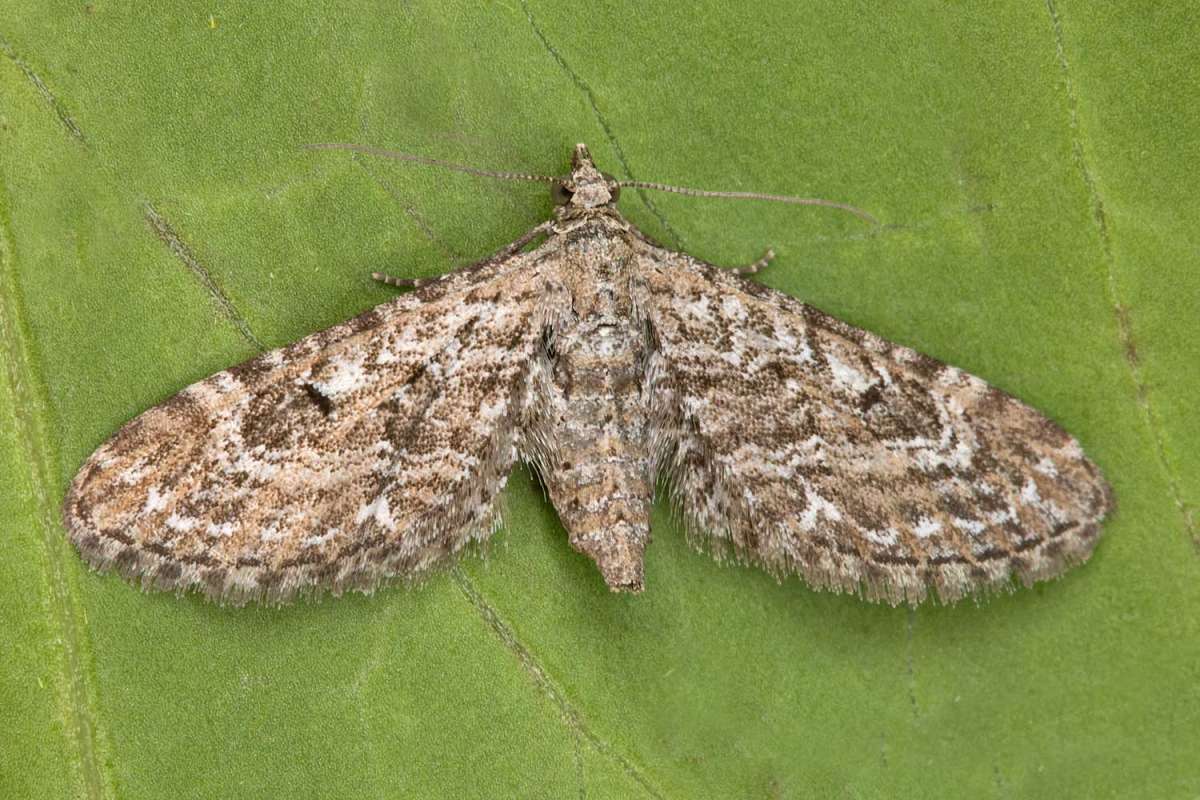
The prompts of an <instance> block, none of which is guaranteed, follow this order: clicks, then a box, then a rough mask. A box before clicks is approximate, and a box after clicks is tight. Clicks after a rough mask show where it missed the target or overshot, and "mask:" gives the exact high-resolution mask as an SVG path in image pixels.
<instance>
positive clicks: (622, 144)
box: [0, 0, 1200, 798]
mask: <svg viewBox="0 0 1200 800" xmlns="http://www.w3.org/2000/svg"><path fill="white" fill-rule="evenodd" d="M736 5H737V4H730V3H725V2H721V1H720V0H708V2H699V3H695V2H693V3H686V4H684V3H678V4H671V5H667V4H662V5H661V6H654V7H652V6H651V5H650V4H646V3H633V2H629V3H617V2H612V3H586V4H584V3H570V4H568V3H564V2H550V1H549V0H533V2H529V3H528V5H526V3H524V2H522V1H521V0H504V1H503V2H500V1H499V0H498V1H497V2H492V3H478V4H476V3H467V2H460V3H453V4H450V3H444V2H434V1H433V0H417V1H416V2H407V3H368V2H356V3H339V4H330V6H329V7H327V8H317V7H312V6H308V5H305V4H300V3H290V4H289V3H253V4H251V3H246V4H236V3H232V2H221V3H215V4H177V5H175V6H170V5H164V6H162V7H161V8H159V9H158V10H154V11H147V10H146V7H145V5H144V4H127V3H117V2H106V0H95V2H92V3H88V4H86V5H85V4H83V3H77V2H75V3H65V2H54V3H46V2H42V1H41V0H39V1H38V2H31V1H30V0H16V1H15V2H8V3H6V4H5V10H4V13H3V14H2V15H0V357H2V359H3V367H4V368H3V370H0V502H2V510H0V537H2V538H0V542H2V545H3V551H2V553H0V623H2V625H3V632H2V633H0V637H2V638H0V726H2V727H0V796H3V797H6V798H7V797H13V798H19V797H88V798H107V797H114V798H146V797H171V796H189V797H239V796H240V797H251V796H253V797H270V796H279V797H285V796H286V797H321V796H354V797H399V796H416V797H420V796H429V797H433V796H454V797H500V796H513V795H518V796H523V797H584V796H586V797H593V798H604V797H629V796H632V797H638V796H647V797H658V798H684V797H689V798H690V797H764V798H773V797H839V798H841V797H846V798H875V797H879V798H884V797H950V796H961V797H997V798H1002V797H1014V798H1031V797H1089V798H1091V797H1156V798H1175V797H1197V796H1200V755H1198V753H1200V711H1198V709H1200V614H1198V611H1200V580H1198V579H1200V555H1198V552H1200V551H1198V549H1197V541H1198V540H1200V532H1198V530H1197V528H1198V525H1200V520H1197V514H1196V508H1197V505H1198V504H1200V448H1198V447H1196V446H1195V445H1196V443H1197V442H1198V441H1200V422H1198V419H1200V417H1198V415H1197V414H1196V413H1195V404H1196V397H1197V390H1198V389H1200V378H1198V377H1197V371H1198V369H1197V356H1198V353H1200V301H1198V298H1200V270H1198V262H1200V238H1198V236H1200V235H1198V233H1197V230H1198V226H1197V220H1198V218H1200V215H1198V214H1197V211H1198V209H1200V201H1198V200H1197V192H1196V174H1197V167H1196V165H1197V164H1198V163H1200V146H1198V145H1200V134H1198V133H1197V132H1198V131H1200V119H1198V117H1200V112H1198V111H1197V108H1198V107H1200V106H1198V104H1197V103H1196V102H1195V87H1196V86H1197V85H1198V84H1200V59H1198V57H1197V55H1196V54H1197V51H1198V44H1200V43H1198V41H1197V39H1198V37H1197V30H1198V26H1197V18H1196V17H1195V16H1193V15H1190V14H1188V13H1187V12H1185V11H1182V10H1173V9H1182V8H1184V7H1185V5H1186V4H1171V3H1149V2H1146V3H1123V4H1120V8H1119V9H1118V8H1116V7H1115V6H1116V4H1112V7H1109V4H1105V5H1098V4H1090V3H1082V2H1078V0H1049V2H1047V3H1044V4H1043V3H1039V2H1025V3H941V4H937V3H918V4H905V7H904V8H903V10H901V9H899V8H897V7H893V6H888V7H885V6H884V5H883V4H878V3H868V2H861V3H849V2H846V3H837V4H828V3H815V2H814V3H796V2H793V1H792V0H787V1H786V2H778V3H757V4H754V5H756V8H755V9H754V10H734V7H735V6H736ZM655 9H657V10H655ZM319 141H349V142H359V143H366V144H372V145H378V146H384V147H393V148H396V149H402V150H405V151H408V152H412V153H420V154H423V155H429V156H435V157H441V158H448V159H454V160H458V161H461V162H465V163H469V164H474V165H477V166H482V167H492V168H500V169H516V170H528V171H533V172H542V173H551V174H559V173H562V172H563V171H564V170H565V169H566V166H567V158H568V155H569V149H570V147H571V145H573V144H574V143H575V142H576V141H585V142H587V143H588V144H589V145H590V146H591V148H592V152H593V154H594V156H595V157H596V160H597V162H598V163H599V164H600V165H601V168H602V169H605V170H607V171H609V172H611V173H613V174H615V175H617V176H619V177H624V178H636V179H642V180H659V181H667V182H674V183H678V184H683V185H688V186H697V187H703V188H708V189H740V190H757V191H764V192H779V193H791V194H804V195H817V196H821V197H828V198H832V199H836V200H842V201H846V202H851V203H854V204H856V205H858V206H860V207H863V208H866V209H868V210H870V211H871V212H873V213H874V214H875V215H877V216H878V217H879V218H880V219H881V220H882V221H883V223H884V224H883V226H882V227H880V228H878V229H871V228H870V227H869V226H866V225H864V224H863V223H862V222H861V221H860V220H858V219H856V218H854V217H852V216H850V215H847V214H844V213H839V212H836V211H832V210H828V209H803V208H795V207H788V206H771V205H764V204H753V203H740V202H735V201H718V200H701V199H691V198H681V197H675V196H667V195H661V194H655V195H649V194H647V195H646V196H645V197H639V196H638V195H637V193H634V192H629V193H628V196H627V197H626V198H624V199H623V201H622V206H623V209H624V211H625V213H626V214H627V216H629V217H630V218H631V219H632V220H633V221H634V222H635V223H636V224H637V225H639V226H640V227H642V228H643V229H644V230H646V231H647V232H648V233H650V234H651V235H652V236H655V237H657V238H659V239H660V240H662V241H663V242H665V243H666V244H668V245H670V246H672V247H677V248H680V249H686V250H687V251H689V252H691V253H693V254H694V255H697V256H699V257H701V258H705V259H707V260H710V261H715V262H717V263H722V264H737V263H744V262H748V261H752V260H753V259H755V258H757V257H758V256H759V255H760V254H761V253H762V251H763V250H764V249H765V248H766V247H767V246H773V247H774V248H775V250H776V251H777V252H778V254H779V258H778V259H777V260H776V262H775V263H774V264H773V265H772V266H771V268H770V269H769V270H768V271H767V272H765V273H764V274H763V275H762V276H761V278H762V280H763V281H764V282H766V283H768V284H770V285H772V286H775V287H777V288H780V289H782V290H784V291H787V292H789V293H791V294H793V295H795V296H798V297H801V298H803V299H805V300H807V301H810V302H812V303H813V304H815V305H817V306H818V307H821V308H823V309H825V310H826V311H828V312H830V313H833V314H836V315H838V316H840V317H843V318H844V319H846V320H848V321H850V322H853V323H854V324H857V325H860V326H862V327H865V328H868V329H870V330H873V331H876V332H878V333H880V334H882V335H884V336H887V337H889V338H892V339H895V340H897V341H900V342H903V343H905V344H909V345H912V346H914V347H916V348H918V349H921V350H923V351H925V352H928V353H930V354H932V355H934V356H937V357H939V358H941V359H943V360H946V361H949V362H951V363H954V364H957V365H960V366H962V367H964V368H966V369H968V370H970V371H972V372H975V373H976V374H978V375H980V376H982V377H984V378H986V379H987V380H989V381H991V382H993V383H995V384H997V385H999V386H1001V387H1002V388H1004V389H1006V390H1008V391H1010V392H1012V393H1014V394H1016V395H1017V396H1019V397H1021V398H1022V399H1024V400H1026V401H1027V402H1029V403H1031V404H1032V405H1034V406H1035V407H1037V408H1039V409H1041V410H1043V411H1044V412H1046V413H1047V414H1049V415H1050V416H1051V417H1053V418H1054V419H1055V420H1057V421H1058V422H1060V423H1061V424H1062V425H1063V426H1065V427H1066V428H1067V429H1068V430H1070V431H1071V432H1073V433H1074V434H1076V435H1077V436H1078V437H1079V439H1080V440H1081V441H1082V442H1083V444H1084V447H1085V448H1086V450H1087V452H1088V453H1089V454H1090V455H1091V456H1092V457H1093V458H1094V459H1095V460H1096V462H1097V463H1099V464H1100V465H1101V467H1102V468H1103V469H1104V471H1105V473H1106V474H1107V475H1108V477H1109V479H1110V480H1111V482H1112V484H1113V486H1114V489H1115V491H1116V496H1117V499H1118V504H1119V508H1118V511H1117V513H1116V514H1115V516H1114V517H1113V518H1112V520H1111V522H1110V524H1109V525H1108V526H1107V528H1106V534H1105V538H1104V539H1103V540H1102V542H1101V544H1100V546H1099V549H1098V550H1097V552H1096V555H1095V557H1094V558H1093V559H1092V561H1091V562H1090V563H1089V564H1088V565H1087V566H1085V567H1083V568H1080V569H1078V570H1076V571H1074V572H1072V573H1070V574H1069V575H1068V576H1067V577H1066V578H1064V579H1063V580H1060V581H1056V582H1054V583H1052V584H1049V585H1042V586H1039V587H1037V588H1035V589H1033V590H1027V591H1020V592H1017V593H1014V594H1012V595H1010V596H1004V597H999V598H995V599H992V600H989V601H986V602H984V603H981V604H978V605H974V604H971V603H965V604H962V605H960V606H957V607H953V608H945V607H936V606H930V607H922V608H920V609H918V610H915V611H910V610H908V609H904V608H901V609H891V608H887V607H879V606H871V605H868V604H865V603H863V602H861V601H859V600H857V599H855V598H853V597H846V596H834V595H830V594H821V593H815V592H813V591H811V590H809V589H808V588H806V587H805V586H804V585H802V584H801V583H800V582H799V581H796V580H791V581H786V582H784V583H782V584H778V583H776V582H775V581H774V580H773V579H771V578H770V577H767V576H765V575H763V574H760V573H758V572H756V571H753V570H750V569H745V568H739V567H734V566H721V565H718V564H716V563H714V562H712V561H711V560H709V559H708V558H707V557H705V556H701V555H698V554H695V553H693V552H691V551H690V550H689V549H688V547H687V546H686V544H685V543H684V542H683V541H682V536H681V533H680V531H679V529H678V528H677V527H676V526H675V525H674V524H673V523H672V521H671V519H670V515H669V512H668V510H667V509H666V508H665V507H663V506H662V505H661V504H660V505H659V506H658V507H657V508H656V511H655V517H654V531H655V540H654V543H653V545H652V546H651V549H650V551H649V557H648V565H647V591H646V592H645V594H644V595H642V596H639V597H622V596H614V595H610V594H609V593H608V592H607V591H606V590H605V589H604V587H603V584H602V582H601V580H600V578H599V575H598V574H597V572H596V571H595V569H594V567H593V566H592V565H591V564H590V563H589V562H588V561H587V560H586V559H585V558H584V557H582V556H579V555H577V554H575V553H574V552H573V551H571V550H570V548H569V547H568V546H567V544H566V539H565V534H564V533H563V531H562V529H561V527H560V526H559V523H558V522H557V520H556V518H555V516H554V513H553V510H552V509H551V508H550V507H549V505H548V504H547V503H546V502H545V501H544V500H543V498H542V495H541V491H540V489H539V488H538V487H537V485H536V483H535V482H534V481H533V480H531V478H530V476H529V474H528V472H527V471H526V470H524V469H519V470H517V471H515V472H514V475H513V479H512V480H511V481H510V485H509V488H508V489H507V491H506V501H507V505H508V526H507V529H506V530H505V531H504V532H502V533H501V534H499V535H498V537H497V538H496V540H495V544H494V545H493V546H492V547H491V548H490V550H489V552H488V553H487V555H486V557H483V558H480V557H478V556H471V557H468V558H466V559H465V560H463V561H462V562H461V565H460V566H459V567H458V568H456V569H454V570H452V571H449V572H444V573H441V574H438V575H435V576H434V577H432V578H430V579H429V580H427V581H425V582H424V583H423V584H421V585H420V586H418V587H416V588H413V589H405V588H403V587H393V588H388V589H386V590H383V591H381V592H379V593H377V594H376V595H375V596H373V597H362V596H353V597H347V598H342V599H339V600H333V599H328V598H327V599H325V600H323V601H320V602H310V603H305V604H300V605H296V606H291V607H287V608H283V609H263V608H247V609H241V610H233V609H225V608H221V607H218V606H214V605H211V604H207V603H204V602H202V601H200V600H199V599H196V598H194V597H186V598H182V599H180V598H176V597H173V596H170V595H161V594H143V593H141V592H138V591H136V590H135V589H133V588H131V587H130V586H129V585H127V584H125V583H123V582H122V581H120V580H119V579H117V578H115V577H113V576H110V575H97V574H94V573H90V572H88V571H87V570H86V568H85V567H84V565H83V563H82V562H81V560H80V559H79V558H78V556H77V555H76V554H75V552H74V551H73V549H72V548H71V547H70V545H69V544H68V543H66V541H65V538H64V535H63V531H62V528H61V526H60V523H59V518H58V511H57V509H58V504H59V502H60V500H61V498H62V495H63V492H64V489H65V487H66V485H67V483H68V481H69V480H70V477H71V476H72V474H73V473H74V471H75V470H76V469H77V468H78V466H79V465H80V464H81V463H82V461H83V460H84V458H86V457H87V455H88V454H89V453H90V452H91V451H92V450H93V449H94V448H95V447H96V446H97V445H98V444H100V442H101V441H103V440H104V439H105V438H106V437H107V436H108V435H109V434H111V433H112V432H113V431H114V430H115V429H116V428H117V427H118V426H119V425H120V424H121V423H123V422H124V421H125V420H127V419H129V418H131V417H132V416H134V415H136V414H137V413H139V412H140V411H142V410H144V409H146V408H148V407H150V406H151V405H153V404H155V403H157V402H159V401H161V400H163V399H165V398H166V397H168V396H170V395H171V394H173V393H174V392H175V391H177V390H179V389H180V388H182V387H183V386H185V385H186V384H188V383H190V382H192V381H194V380H197V379H199V378H202V377H204V376H206V375H208V374H210V373H212V372H215V371H217V370H220V369H223V368H225V367H227V366H230V365H232V364H234V363H237V362H239V361H241V360H242V359H244V358H246V357H248V356H250V355H251V354H253V353H254V352H256V350H257V348H258V346H259V343H261V344H262V345H264V346H267V347H274V346H278V345H282V344H284V343H287V342H289V341H292V340H294V339H296V338H298V337H300V336H302V335H304V334H306V333H309V332H311V331H314V330H317V329H320V328H322V327H325V326H328V325H331V324H334V323H335V322H338V321H339V320H342V319H344V318H346V317H348V316H350V315H352V314H354V313H356V312H358V311H361V310H363V309H365V308H368V307H370V306H372V305H374V304H376V303H379V302H382V301H384V300H385V299H387V298H388V297H390V296H392V295H393V291H392V290H390V289H388V288H387V287H383V286H379V285H376V284H374V283H372V282H371V280H370V278H369V273H370V272H371V271H372V270H377V269H382V270H386V271H388V272H391V273H393V274H397V275H410V276H412V275H433V274H437V273H440V272H443V271H445V270H447V269H450V268H451V267H453V266H454V265H456V264H460V263H465V262H468V261H471V260H473V259H474V258H477V257H480V256H482V255H484V254H486V253H488V252H490V251H492V250H493V249H495V248H496V247H498V246H499V245H501V244H503V243H504V242H507V241H509V240H511V239H513V238H515V237H516V236H517V235H519V234H520V233H522V232H523V231H525V230H526V229H528V228H529V227H532V226H533V225H534V224H536V223H537V222H538V221H540V220H542V219H544V218H546V217H547V216H548V215H549V213H550V207H551V202H550V199H549V197H548V193H547V192H546V191H545V187H542V186H538V185H534V184H519V183H504V182H496V181H485V180H481V179H478V178H472V177H469V176H464V175H458V174H453V173H446V172H443V171H439V170H434V169H431V168H426V167H420V166H416V165H411V164H403V163H397V162H388V161H381V160H377V159H374V160H373V159H369V158H365V157H360V156H354V155H351V154H349V153H344V152H342V153H337V152H310V151H304V150H301V149H300V147H299V146H300V145H301V144H304V143H311V142H319ZM151 219H156V220H159V221H160V222H159V223H158V225H157V228H156V226H155V225H153V224H151V222H150V220H151ZM168 228H169V230H170V231H171V232H170V233H167V232H166V230H167V229H168Z"/></svg>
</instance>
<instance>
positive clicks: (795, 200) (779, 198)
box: [617, 181, 879, 225]
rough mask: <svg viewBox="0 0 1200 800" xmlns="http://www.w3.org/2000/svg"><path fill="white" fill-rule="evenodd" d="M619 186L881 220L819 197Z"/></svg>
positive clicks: (653, 185)
mask: <svg viewBox="0 0 1200 800" xmlns="http://www.w3.org/2000/svg"><path fill="white" fill-rule="evenodd" d="M617 185H618V186H620V187H621V188H625V187H626V186H628V187H629V188H631V189H657V190H658V191H660V192H674V193H675V194H686V195H688V196H689V197H726V198H732V199H734V200H769V201H771V202H773V203H789V204H791V205H795V206H824V207H825V208H837V209H840V210H842V211H849V212H850V213H851V214H853V215H854V216H856V217H858V218H860V219H864V220H866V221H867V222H869V223H871V224H872V225H878V224H879V220H877V219H876V218H875V217H873V216H872V215H871V214H869V213H867V212H866V211H863V210H862V209H861V208H857V207H856V206H852V205H850V204H848V203H839V202H837V201H835V200H822V199H821V198H819V197H792V196H790V195H786V194H762V193H760V192H710V191H707V190H705V189H688V188H686V187H683V186H669V185H667V184H665V183H652V182H649V181H619V182H618V183H617Z"/></svg>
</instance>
